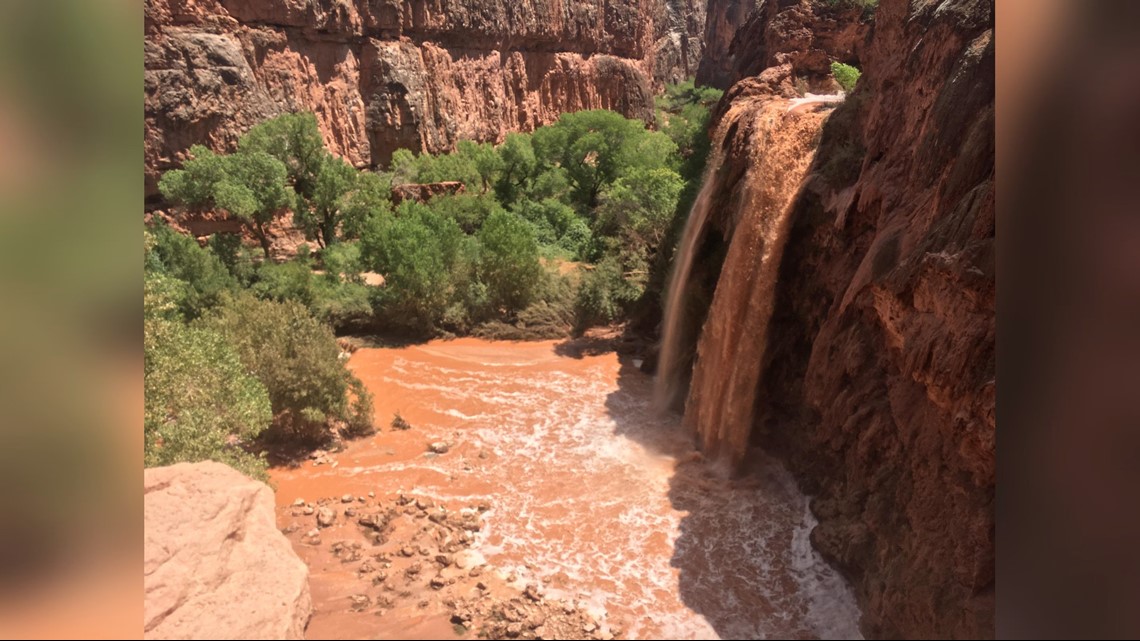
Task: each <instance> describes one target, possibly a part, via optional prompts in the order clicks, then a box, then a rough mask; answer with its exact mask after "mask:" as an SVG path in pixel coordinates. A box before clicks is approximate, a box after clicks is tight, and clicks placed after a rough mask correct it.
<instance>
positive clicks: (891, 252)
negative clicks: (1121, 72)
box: [682, 0, 996, 638]
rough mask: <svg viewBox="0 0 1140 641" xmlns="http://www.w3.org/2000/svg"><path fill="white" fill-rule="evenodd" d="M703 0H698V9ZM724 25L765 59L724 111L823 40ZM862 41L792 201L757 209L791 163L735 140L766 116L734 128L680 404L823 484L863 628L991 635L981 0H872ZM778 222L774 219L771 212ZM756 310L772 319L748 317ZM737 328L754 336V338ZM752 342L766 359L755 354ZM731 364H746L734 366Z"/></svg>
mask: <svg viewBox="0 0 1140 641" xmlns="http://www.w3.org/2000/svg"><path fill="white" fill-rule="evenodd" d="M760 4H761V9H760V10H758V11H757V12H755V13H753V14H752V17H751V18H750V19H749V20H747V21H746V22H745V27H743V28H748V26H749V25H751V27H752V28H755V29H757V33H772V32H773V31H774V29H775V27H774V26H773V23H772V22H771V21H768V22H766V20H769V19H768V18H766V17H765V15H767V14H763V10H764V8H765V7H766V6H769V5H772V3H770V2H765V3H760ZM779 5H780V7H781V8H780V11H773V12H772V13H771V14H770V18H771V20H777V19H780V20H783V19H786V18H787V17H788V15H789V11H790V9H789V7H791V8H793V9H796V8H801V7H804V6H808V5H812V6H814V9H815V11H816V12H824V11H827V10H828V9H827V8H826V7H825V6H824V3H811V2H807V1H806V0H805V1H804V2H781V3H779ZM712 13H713V12H712V7H711V5H710V17H709V20H710V24H711V21H712V20H713V16H712ZM784 31H786V32H788V33H791V32H792V31H790V30H787V29H785V30H784ZM735 38H736V42H737V44H738V45H740V46H747V45H748V43H752V50H748V49H747V48H745V49H739V50H737V51H736V52H735V54H734V56H735V57H734V60H733V65H736V66H737V67H738V68H739V67H740V65H741V64H755V65H757V66H759V65H761V64H763V65H771V64H773V63H774V65H775V66H768V67H767V69H765V70H764V71H763V72H762V73H760V74H759V76H756V77H745V78H744V79H743V80H741V81H740V82H737V83H736V84H735V85H734V86H733V87H732V89H730V90H729V92H728V93H727V94H726V96H725V98H724V100H723V101H722V103H721V105H720V111H721V118H722V119H723V118H725V117H726V116H727V117H731V115H732V114H734V113H739V112H740V111H741V105H759V104H764V103H765V102H766V101H769V100H772V99H773V98H780V97H782V98H790V97H792V96H793V95H794V93H790V90H791V88H792V84H793V83H794V81H795V77H796V76H800V75H801V73H802V69H803V68H804V67H805V66H806V67H811V66H814V65H815V63H814V62H813V61H812V60H811V58H813V56H808V57H805V56H789V57H784V58H780V57H779V56H777V57H776V58H775V59H769V55H770V53H769V51H768V50H767V46H768V45H767V43H765V42H764V40H763V39H758V38H742V37H741V36H740V35H739V32H738V34H737V35H736V36H735ZM713 48H714V44H713V43H712V42H710V43H709V52H710V55H711V54H712V53H713ZM864 49H865V50H863V51H862V53H861V62H862V64H863V71H864V74H863V77H862V79H861V80H860V81H859V84H858V86H857V88H856V89H855V90H854V92H853V93H852V95H851V96H850V97H849V98H848V99H847V101H846V102H845V103H844V104H843V105H842V106H840V107H839V108H837V109H835V110H834V111H833V113H832V114H831V115H830V117H829V118H828V121H827V122H826V123H825V125H824V127H823V130H822V134H821V137H820V139H819V146H818V149H817V151H816V154H815V158H814V161H812V165H811V167H810V168H809V169H808V170H807V177H806V179H805V180H804V182H803V183H802V185H800V187H799V189H798V193H797V192H795V191H794V190H791V191H790V192H789V190H783V191H785V192H786V193H788V196H787V197H788V198H789V199H790V200H789V204H788V211H787V212H786V214H780V216H784V215H786V217H787V220H786V221H785V222H778V221H780V220H782V218H772V217H771V216H772V214H771V213H764V211H762V210H767V211H768V212H779V211H781V210H780V208H779V207H770V206H765V207H755V206H753V205H754V203H755V202H756V199H755V194H758V193H762V192H760V191H757V190H763V189H783V188H781V187H779V185H780V184H781V181H782V180H783V179H782V178H780V176H778V175H776V174H772V175H771V176H763V175H754V174H755V173H756V171H757V169H758V168H757V166H756V160H755V159H754V158H753V157H752V156H753V154H751V153H745V152H743V151H740V150H741V148H744V149H748V148H757V147H759V148H763V146H764V145H769V144H771V143H773V142H777V143H778V142H779V138H778V136H774V135H772V134H770V133H766V132H765V130H764V128H763V127H755V126H752V127H745V126H739V127H737V126H729V127H728V128H727V130H726V131H725V133H724V136H725V138H724V140H723V142H722V143H721V145H722V148H723V149H724V150H725V153H724V160H723V163H722V166H721V167H720V169H719V171H717V172H716V173H714V174H712V175H711V176H710V177H709V179H710V180H715V181H717V183H718V186H717V188H716V189H714V190H713V192H714V193H716V194H717V196H716V197H715V198H714V200H713V202H712V203H710V204H709V206H710V207H711V208H712V212H711V214H710V217H709V226H710V229H709V230H708V232H707V238H705V239H704V241H703V242H702V245H701V247H700V250H699V255H698V258H697V259H696V261H695V263H696V264H697V265H700V266H701V267H700V268H699V269H697V270H696V271H695V273H694V274H693V276H692V278H691V284H690V288H689V290H690V296H691V298H692V300H693V301H694V302H693V303H692V304H690V309H689V310H688V311H687V314H688V315H689V317H690V318H691V319H696V320H691V321H690V322H696V323H701V325H697V326H703V332H702V335H701V336H700V338H699V339H698V338H697V337H695V336H694V335H693V334H695V332H693V331H690V332H689V336H688V338H687V344H686V345H685V348H684V349H683V350H682V351H684V352H686V353H688V354H692V353H694V352H696V353H697V354H698V356H697V362H696V366H695V367H694V368H693V379H692V384H691V387H690V390H689V397H688V405H689V407H688V408H687V410H686V421H687V422H688V423H690V424H691V425H692V426H693V427H694V428H695V429H697V430H698V432H700V433H701V434H702V435H705V436H706V437H708V436H709V435H710V434H711V435H713V437H711V438H712V442H711V443H710V442H709V438H706V439H705V441H706V446H712V449H718V450H722V451H720V452H719V453H720V454H724V453H725V452H724V451H723V450H725V449H727V450H731V452H729V454H730V456H731V457H732V460H736V461H742V462H743V464H744V465H747V464H748V458H747V456H746V454H747V452H746V451H745V450H742V449H741V445H740V443H747V442H748V441H749V439H750V442H751V443H752V444H754V445H763V446H765V447H766V448H767V449H769V450H770V451H773V452H775V453H777V454H779V455H781V457H782V458H784V459H785V460H786V461H787V462H788V463H789V466H790V468H791V469H792V471H793V472H794V473H795V474H796V475H797V477H798V478H799V479H800V481H801V483H802V484H803V485H804V486H805V489H807V490H808V491H809V492H811V493H813V494H815V495H816V497H817V498H816V499H815V501H814V502H813V510H814V512H815V513H816V515H817V516H818V518H819V520H820V524H819V526H818V527H817V528H816V529H815V530H814V532H813V534H812V540H813V542H814V544H815V545H816V547H817V548H818V549H819V550H820V551H821V552H823V554H824V555H825V556H827V557H828V558H830V559H832V560H833V561H834V562H835V563H836V564H837V565H839V566H840V567H841V568H842V569H843V570H844V571H845V572H846V574H847V575H848V576H849V577H850V578H851V580H852V582H853V584H854V587H855V589H856V592H857V594H858V596H859V597H860V601H861V603H862V606H863V623H862V626H863V630H864V632H865V634H867V635H868V636H870V637H886V638H900V637H902V638H915V637H918V638H927V637H954V638H962V637H971V638H973V637H979V636H984V637H988V636H992V635H993V621H994V503H993V500H994V491H995V476H996V472H995V468H996V460H995V428H996V425H995V415H994V407H995V387H996V374H995V370H996V368H995V340H996V337H995V334H996V327H995V306H994V303H995V290H996V282H995V270H994V236H995V218H994V132H993V122H994V121H993V114H994V111H993V104H994V39H993V3H992V2H990V1H989V0H942V1H936V2H909V3H908V2H907V1H906V0H882V2H881V3H880V5H879V7H878V10H877V12H876V14H875V17H874V27H873V33H872V34H871V36H870V37H869V39H868V41H867V43H866V45H864ZM828 53H829V54H830V55H832V56H833V57H838V58H841V57H842V55H841V54H840V53H832V52H828ZM708 59H709V58H706V60H708ZM749 61H751V62H749ZM726 73H727V72H726ZM804 75H810V74H804ZM772 117H776V116H772ZM788 126H789V125H787V124H784V125H782V127H783V129H782V130H778V131H785V133H787V131H786V130H787V128H788ZM757 132H760V133H763V135H757ZM761 173H763V172H761ZM776 223H778V224H781V225H784V226H785V232H784V234H783V237H779V234H777V235H776V237H772V236H770V235H769V233H768V229H766V228H763V226H764V225H768V226H771V225H773V224H776ZM757 238H761V241H757ZM772 242H774V243H775V244H776V245H777V246H779V245H782V246H783V248H784V249H783V254H782V257H780V256H779V254H776V260H778V261H779V266H778V279H777V280H776V283H775V285H774V287H772V288H765V287H762V286H761V285H763V283H762V281H763V279H764V278H765V274H766V273H767V272H766V269H767V268H763V269H761V268H759V267H757V266H758V265H761V264H763V263H765V261H767V260H768V252H770V248H769V243H772ZM722 263H723V265H724V267H723V269H722V268H721V267H720V265H721V264H722ZM750 274H754V275H750ZM761 290H763V291H761ZM702 307H703V308H702ZM768 313H770V314H771V317H770V320H768V319H766V318H759V317H758V316H757V315H759V316H766V315H767V314H768ZM706 315H707V317H706ZM758 322H759V323H761V324H760V325H757V327H761V329H762V328H763V326H765V325H766V329H767V331H766V334H765V333H764V332H763V331H754V330H753V329H749V328H750V327H752V325H749V323H752V324H755V323H758ZM749 337H755V338H753V340H758V341H760V342H761V344H759V345H755V346H751V348H748V349H746V348H745V346H743V345H742V342H741V341H742V339H744V341H745V342H747V339H748V338H749ZM734 355H742V356H741V357H740V358H734ZM755 355H760V358H761V360H760V362H756V360H755V358H752V359H751V360H749V358H751V357H754V356H755ZM710 359H711V360H710ZM717 359H719V360H717ZM726 360H727V361H731V362H728V363H726V362H724V361H726ZM702 361H706V362H705V363H703V364H702ZM749 368H751V369H749ZM746 370H747V371H746ZM726 372H733V377H735V378H736V379H740V380H737V381H736V383H734V382H733V381H732V380H728V381H726V380H725V379H726ZM741 381H743V382H741ZM753 382H755V387H754V388H751V389H748V390H744V391H743V392H742V391H741V390H738V389H737V390H736V391H733V390H734V389H735V388H739V387H740V386H741V385H743V386H745V387H747V386H748V385H752V384H753ZM737 383H739V384H737ZM734 386H735V387H734ZM726 390H727V391H726ZM718 403H720V404H721V405H718ZM734 403H735V404H740V405H742V406H740V407H733V406H732V405H733V404H734ZM713 410H715V411H713ZM726 416H727V417H729V418H733V417H739V416H747V417H748V418H749V421H750V423H751V435H750V436H748V435H747V430H748V427H749V426H745V428H744V429H745V435H744V436H743V437H741V435H740V434H736V435H735V436H733V435H732V434H725V431H726V429H727V428H726V426H725V425H724V424H723V423H724V418H725V417H726ZM717 430H720V431H721V434H720V435H717Z"/></svg>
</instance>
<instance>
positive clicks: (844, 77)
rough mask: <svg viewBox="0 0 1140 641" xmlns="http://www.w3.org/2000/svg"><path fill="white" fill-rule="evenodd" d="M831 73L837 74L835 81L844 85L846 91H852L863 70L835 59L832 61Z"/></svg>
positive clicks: (841, 85)
mask: <svg viewBox="0 0 1140 641" xmlns="http://www.w3.org/2000/svg"><path fill="white" fill-rule="evenodd" d="M831 75H832V76H835V81H836V82H838V83H839V86H840V87H843V91H844V93H851V90H852V89H854V88H855V83H857V82H859V76H861V75H862V72H860V71H859V69H857V68H856V67H852V66H851V65H845V64H843V63H842V62H839V61H835V62H832V63H831Z"/></svg>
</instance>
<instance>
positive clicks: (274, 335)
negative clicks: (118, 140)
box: [144, 82, 720, 478]
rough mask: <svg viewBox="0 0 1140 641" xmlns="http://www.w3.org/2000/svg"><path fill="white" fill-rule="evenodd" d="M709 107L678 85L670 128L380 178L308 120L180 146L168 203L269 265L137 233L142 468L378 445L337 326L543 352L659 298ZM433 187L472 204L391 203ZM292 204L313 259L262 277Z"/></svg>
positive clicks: (604, 118) (713, 94)
mask: <svg viewBox="0 0 1140 641" xmlns="http://www.w3.org/2000/svg"><path fill="white" fill-rule="evenodd" d="M719 96H720V92H718V91H716V90H710V89H703V88H697V87H694V86H693V84H692V83H691V82H688V83H682V84H680V85H676V86H672V87H669V88H668V90H667V92H666V94H665V95H664V96H663V97H662V98H661V99H660V100H659V102H658V109H659V111H658V114H657V123H658V124H659V125H660V127H661V129H660V131H653V130H651V129H648V128H647V127H646V126H645V124H644V123H642V122H640V121H637V120H630V119H626V118H624V117H622V116H621V115H619V114H616V113H613V112H609V111H583V112H578V113H572V114H564V115H562V117H561V118H559V120H558V121H557V122H556V123H554V124H552V125H549V126H546V127H541V128H539V129H538V130H536V131H535V132H533V133H530V134H527V133H512V134H509V135H507V137H506V139H505V140H504V142H503V143H502V144H501V145H499V146H497V147H495V146H492V145H490V144H486V143H483V144H477V143H473V142H467V141H464V142H460V143H459V144H458V145H457V148H456V150H455V152H453V153H450V154H441V155H435V156H432V155H428V154H419V155H417V154H415V153H412V152H411V151H408V150H398V151H396V152H395V153H394V154H393V157H392V162H391V165H390V167H389V170H388V171H387V172H380V173H376V172H369V171H364V172H361V171H357V170H356V169H355V168H354V167H352V166H351V165H349V164H348V163H346V162H345V161H343V160H342V159H340V158H337V157H335V156H333V155H332V154H330V153H328V152H327V151H326V150H325V148H324V146H323V144H322V142H321V137H320V133H319V131H318V129H317V124H316V119H315V118H314V117H313V116H312V115H311V114H288V115H285V116H280V117H277V118H274V119H272V120H269V121H266V122H264V123H261V124H259V125H257V126H255V127H254V128H252V129H251V130H250V131H249V132H248V133H246V134H245V135H244V136H243V137H242V138H241V139H240V140H239V143H238V146H237V150H236V151H235V152H233V153H231V154H226V155H221V154H216V153H214V152H211V151H210V150H209V149H206V148H205V147H201V146H194V147H192V148H191V150H190V155H189V157H188V159H187V160H186V161H185V163H184V164H183V167H182V168H181V169H178V170H173V171H170V172H167V173H166V174H165V175H164V176H163V177H162V179H161V181H160V183H159V187H160V189H161V191H162V193H163V194H164V195H165V197H166V198H167V199H169V200H170V201H171V202H173V203H175V204H178V205H182V206H186V207H189V208H194V209H199V210H203V211H205V210H209V209H221V210H226V211H228V212H229V213H230V214H232V215H234V216H235V217H237V218H238V219H240V220H241V221H242V222H243V223H244V225H245V227H246V229H247V231H248V232H249V234H250V235H252V236H253V237H254V238H255V239H257V241H258V243H259V244H260V246H261V250H262V252H261V254H262V256H260V257H259V256H257V255H256V254H257V253H258V252H257V250H256V248H253V249H251V248H250V247H246V246H244V245H243V244H242V241H241V238H240V237H239V236H237V235H233V234H215V235H213V236H212V237H210V238H209V240H208V242H206V243H205V246H200V245H199V243H198V242H196V241H195V240H194V239H193V238H190V237H187V236H183V235H181V234H179V233H177V232H176V231H174V230H173V229H170V228H168V227H166V226H165V225H162V224H158V225H156V226H154V227H153V228H152V229H151V230H150V231H148V232H147V234H146V248H147V249H146V258H145V274H146V280H145V288H144V318H145V326H146V335H145V346H146V383H145V384H146V394H147V399H146V418H145V420H146V423H145V425H146V449H145V456H146V462H147V465H162V464H168V463H172V462H176V461H194V460H202V459H207V458H209V459H214V460H220V461H224V462H226V463H229V464H230V465H233V466H234V467H237V468H238V469H241V470H243V471H245V472H246V473H249V474H251V475H254V476H257V477H260V478H264V471H265V460H264V458H263V457H259V456H257V455H254V454H252V453H251V451H253V450H255V449H256V447H254V444H255V442H256V441H258V440H264V438H265V437H268V436H273V437H274V438H277V439H286V440H292V441H303V442H308V443H316V442H319V441H321V440H323V439H326V438H328V436H329V435H330V434H332V432H333V429H334V428H335V429H336V430H337V431H339V432H340V433H341V434H366V433H370V432H371V430H372V399H371V396H370V395H369V394H368V392H367V390H365V389H364V387H363V385H362V384H361V383H360V381H359V380H358V379H356V378H355V377H354V376H352V375H351V374H350V373H349V372H348V370H347V369H345V367H344V364H343V363H342V361H341V359H340V350H339V348H338V346H337V344H336V341H335V339H334V334H333V328H341V329H344V328H357V327H364V328H367V329H370V330H372V329H376V330H384V329H394V330H399V331H401V332H405V333H411V334H415V335H419V336H422V337H427V336H432V335H439V334H446V333H469V334H474V335H477V336H487V337H498V338H536V337H543V338H553V337H557V336H562V335H565V333H566V332H567V331H568V330H569V329H571V328H572V327H575V328H577V329H579V330H582V329H586V328H588V327H590V326H591V325H594V324H600V323H612V322H618V321H622V320H625V319H627V318H629V317H630V315H631V313H632V311H633V310H634V309H635V308H637V306H638V305H639V304H640V303H644V301H647V300H648V301H651V302H652V301H656V300H657V297H658V296H659V294H660V291H659V290H660V283H661V282H662V281H663V278H660V277H659V275H660V273H662V272H663V270H664V269H666V267H667V264H668V258H669V255H670V254H671V251H672V245H673V244H674V243H675V236H676V231H677V230H678V229H679V227H680V225H681V223H682V222H683V220H684V216H685V215H686V214H687V211H688V208H689V204H690V203H691V201H692V197H693V195H695V193H696V190H697V188H698V186H699V185H698V183H699V181H700V178H701V174H702V172H703V169H704V164H705V158H706V156H707V155H708V151H709V143H708V136H707V133H706V131H707V127H708V122H709V112H710V109H711V107H712V105H713V104H714V103H715V102H716V100H718V99H719ZM445 181H456V182H461V183H463V189H462V190H460V193H455V194H453V195H439V196H435V197H433V198H431V199H429V200H428V201H427V202H426V203H421V202H415V201H404V202H402V203H400V205H399V206H398V207H395V208H393V206H392V202H391V200H392V187H393V185H401V184H406V183H430V182H445ZM290 210H291V211H292V212H293V217H294V221H295V223H296V225H297V227H298V228H299V229H300V230H302V231H303V233H304V234H305V236H306V237H307V238H308V239H309V240H310V241H315V247H316V250H315V251H310V250H309V249H308V247H307V246H302V247H301V248H300V249H299V251H298V253H297V256H296V257H294V258H292V259H291V260H288V261H285V262H274V261H272V260H269V259H270V258H271V249H272V246H273V245H272V243H271V242H270V241H271V236H270V233H269V229H268V226H269V225H270V223H273V222H274V218H275V217H276V216H279V215H280V214H281V213H282V212H285V211H290ZM273 233H274V234H276V233H277V232H276V231H274V232H273ZM565 261H579V262H581V263H582V264H581V265H580V266H579V265H577V264H575V265H571V266H567V267H574V269H559V265H561V264H562V263H564V262H565ZM565 271H568V272H569V275H560V273H561V272H565ZM368 272H376V273H378V274H379V275H382V277H383V280H384V284H383V286H370V285H367V284H365V278H364V276H365V275H368V276H369V278H375V276H376V275H375V274H371V275H370V274H368Z"/></svg>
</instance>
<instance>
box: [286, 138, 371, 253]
mask: <svg viewBox="0 0 1140 641" xmlns="http://www.w3.org/2000/svg"><path fill="white" fill-rule="evenodd" d="M357 175H358V172H357V171H356V168H355V167H353V166H352V165H350V164H348V163H347V162H345V161H344V160H342V159H340V158H337V157H336V156H332V155H328V156H326V157H325V158H324V161H323V162H322V163H321V167H320V170H319V171H318V172H317V175H316V177H315V178H314V182H313V188H312V195H311V196H310V197H309V198H304V197H299V198H298V199H297V204H296V206H295V207H294V210H293V220H294V222H295V223H296V225H297V226H298V227H300V228H301V230H302V231H304V232H305V236H306V237H307V238H313V239H316V241H317V243H318V244H319V245H320V246H321V247H328V246H330V245H333V244H335V243H336V241H337V228H338V227H340V224H341V221H342V219H343V214H344V212H345V210H346V206H345V205H346V203H345V197H346V196H347V195H348V193H349V192H350V191H352V190H353V189H354V188H355V187H356V183H357Z"/></svg>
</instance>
